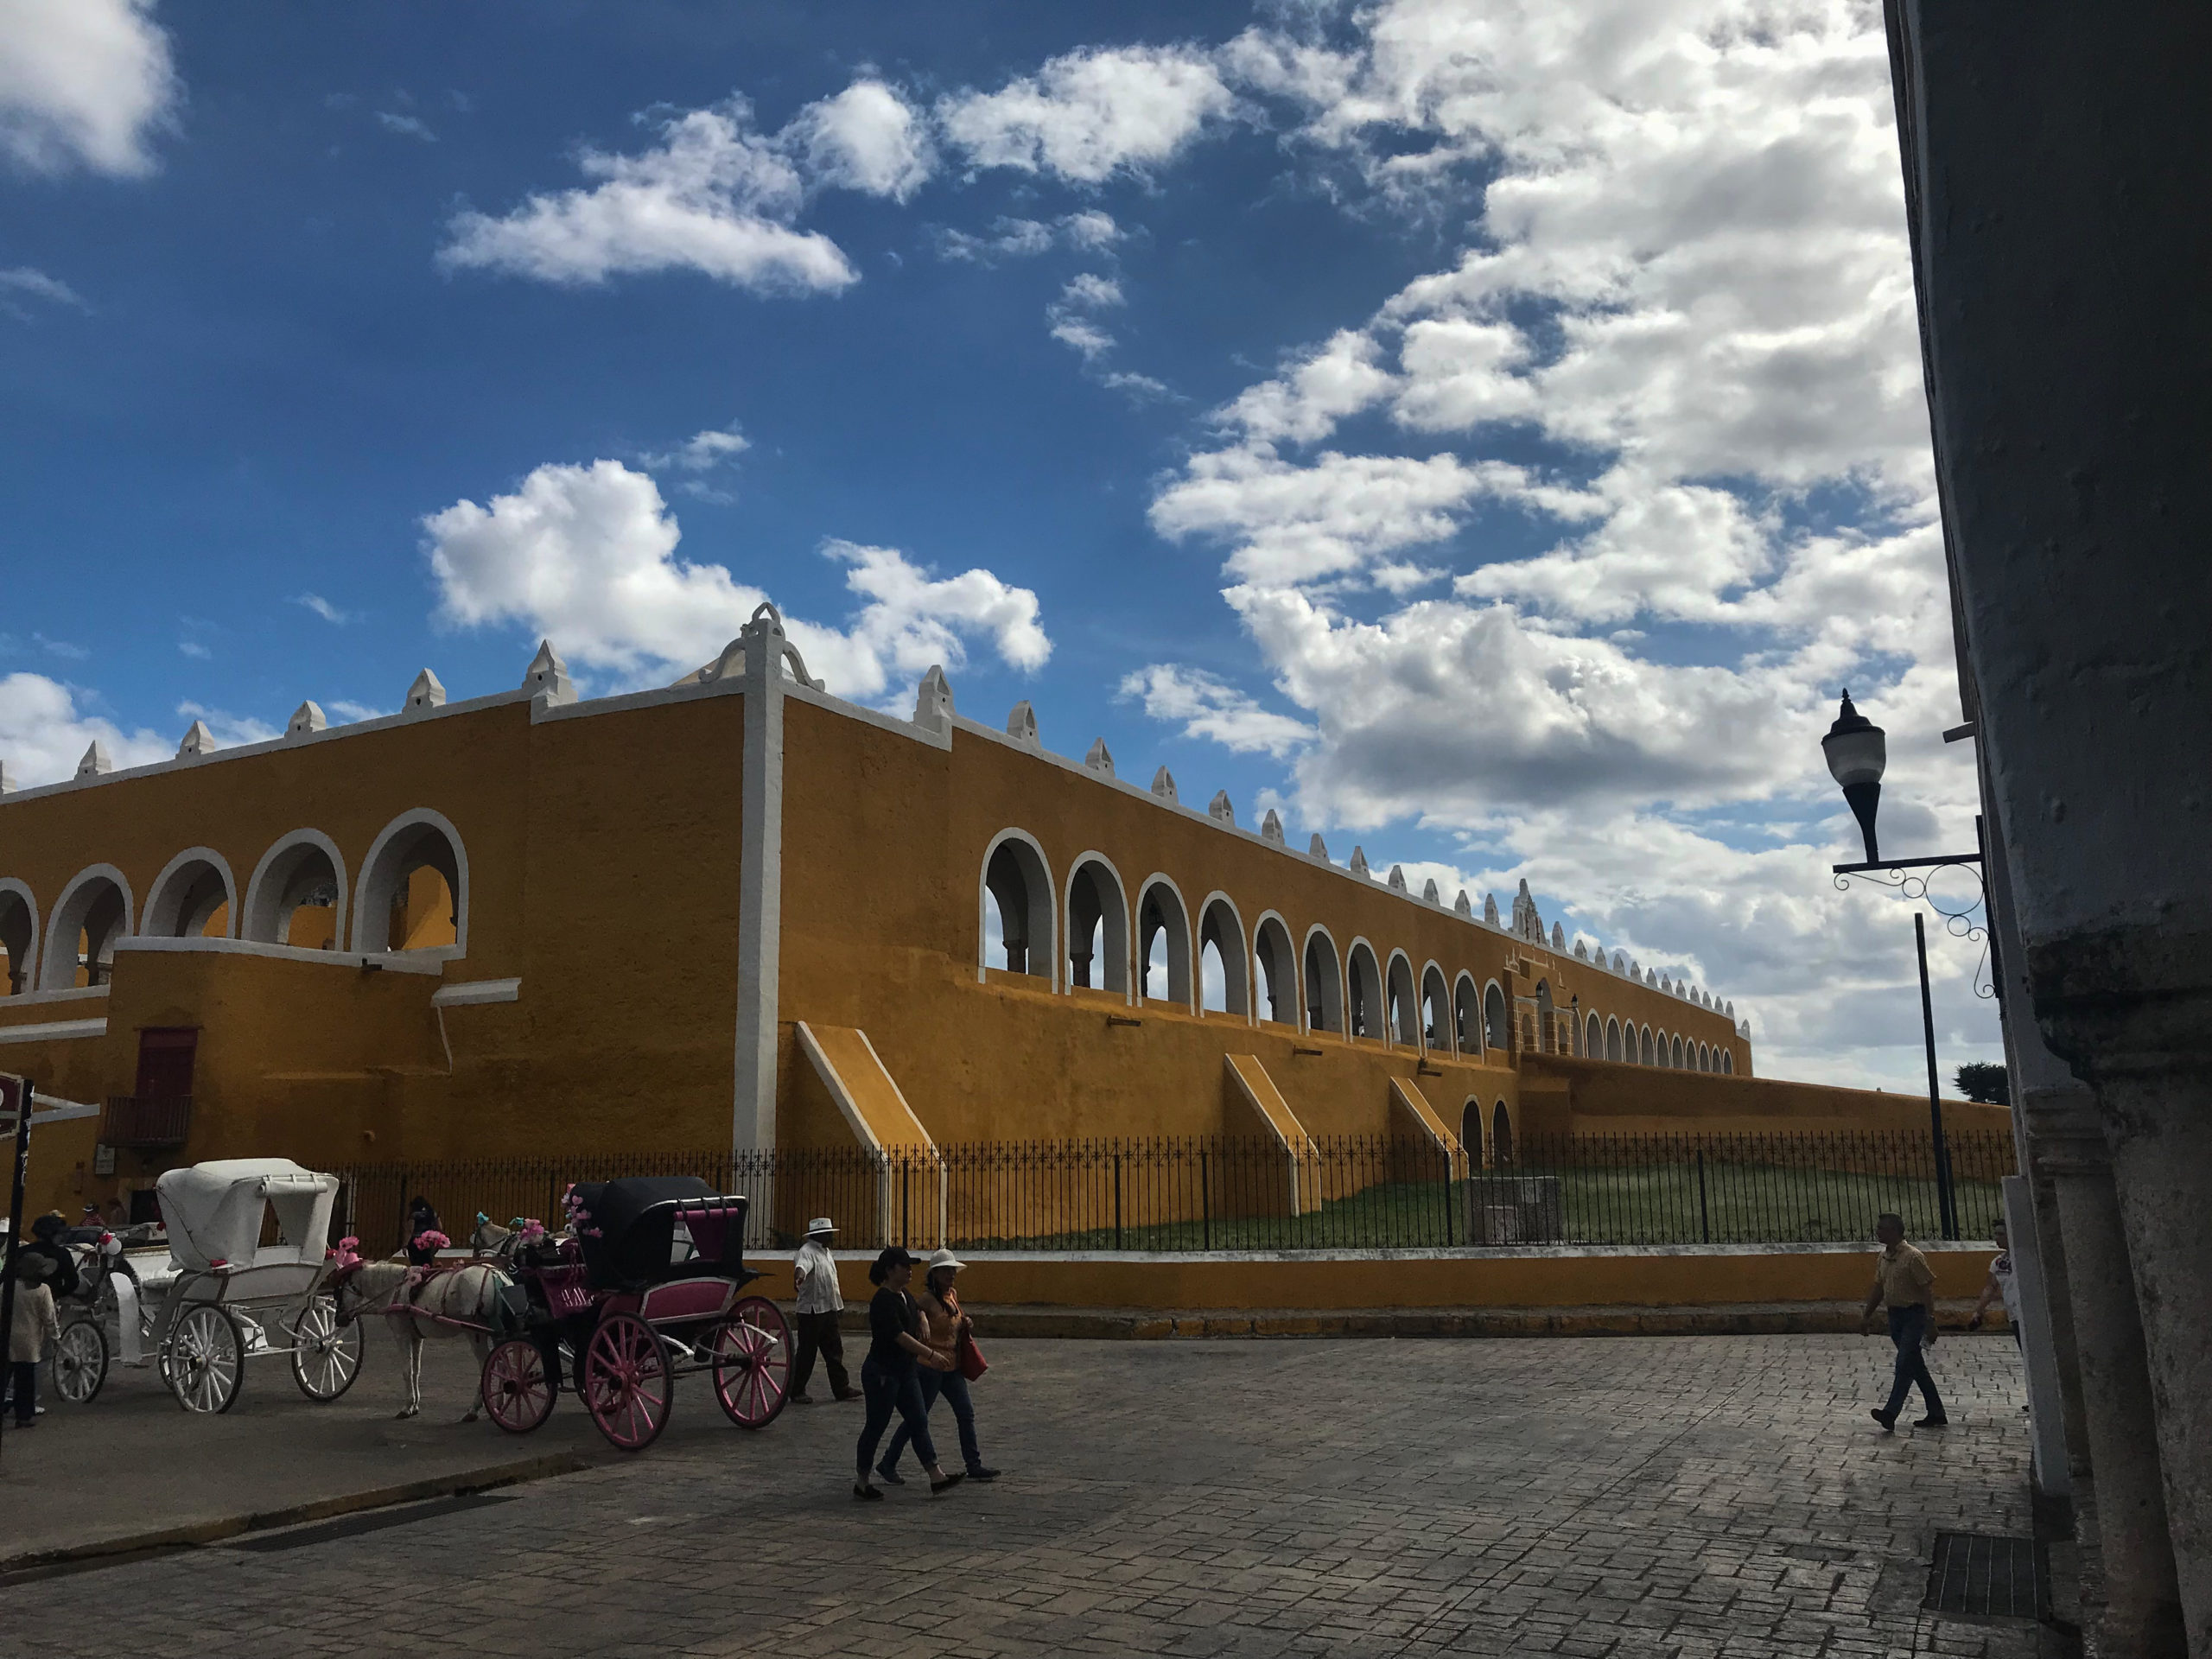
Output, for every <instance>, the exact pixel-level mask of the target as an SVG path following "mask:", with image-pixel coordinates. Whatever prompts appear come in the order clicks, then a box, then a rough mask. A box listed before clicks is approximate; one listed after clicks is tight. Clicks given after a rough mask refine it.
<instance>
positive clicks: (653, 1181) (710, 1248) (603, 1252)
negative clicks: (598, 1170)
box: [576, 1175, 759, 1290]
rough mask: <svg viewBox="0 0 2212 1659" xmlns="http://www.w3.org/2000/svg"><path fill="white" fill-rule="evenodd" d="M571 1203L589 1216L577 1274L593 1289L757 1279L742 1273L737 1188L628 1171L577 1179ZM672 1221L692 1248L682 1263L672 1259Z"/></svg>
mask: <svg viewBox="0 0 2212 1659" xmlns="http://www.w3.org/2000/svg"><path fill="white" fill-rule="evenodd" d="M576 1201H577V1202H578V1203H579V1204H581V1205H582V1206H583V1207H584V1209H585V1210H587V1211H589V1212H590V1216H591V1219H590V1220H588V1221H587V1222H585V1223H584V1224H583V1226H582V1230H581V1231H582V1240H583V1250H584V1277H585V1280H586V1282H588V1284H590V1285H591V1287H593V1288H594V1289H595V1290H614V1289H618V1288H620V1287H625V1286H631V1285H641V1284H645V1285H651V1284H662V1283H664V1282H666V1281H669V1280H671V1279H686V1278H703V1277H708V1276H716V1277H724V1278H738V1279H753V1278H756V1277H758V1276H759V1275H757V1274H751V1273H747V1272H745V1271H743V1268H744V1259H745V1210H746V1203H747V1200H746V1197H745V1195H744V1194H743V1193H741V1192H738V1193H721V1192H715V1189H714V1188H713V1187H711V1186H709V1185H707V1184H706V1182H704V1181H702V1180H701V1179H699V1178H698V1177H697V1176H696V1175H632V1176H628V1177H626V1178H625V1179H620V1180H613V1181H580V1182H578V1183H577V1184H576ZM679 1220H681V1221H682V1222H683V1227H684V1230H685V1231H686V1232H688V1233H689V1234H690V1236H691V1244H692V1248H693V1249H694V1250H695V1251H696V1255H693V1256H692V1257H691V1259H690V1260H689V1261H685V1262H677V1261H675V1260H674V1259H673V1258H674V1256H675V1255H676V1227H677V1222H678V1221H679ZM594 1232H595V1233H596V1234H597V1235H598V1236H596V1237H594V1236H592V1235H593V1234H594Z"/></svg>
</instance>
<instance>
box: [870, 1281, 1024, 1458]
mask: <svg viewBox="0 0 2212 1659" xmlns="http://www.w3.org/2000/svg"><path fill="white" fill-rule="evenodd" d="M966 1265H967V1263H966V1262H962V1261H959V1260H958V1259H957V1258H956V1257H955V1256H954V1255H953V1254H952V1252H951V1251H950V1250H939V1251H938V1252H937V1254H936V1255H932V1256H931V1257H930V1259H929V1262H928V1265H927V1267H926V1268H925V1271H924V1273H923V1275H922V1294H920V1295H919V1296H918V1297H917V1298H916V1299H915V1300H916V1301H917V1302H918V1303H919V1304H920V1306H921V1310H922V1319H923V1322H924V1324H925V1326H926V1334H927V1336H928V1338H929V1339H930V1341H931V1343H933V1344H936V1345H937V1346H938V1347H940V1348H945V1349H950V1350H951V1351H953V1352H954V1353H955V1354H957V1353H958V1351H959V1344H960V1338H961V1336H962V1334H963V1332H966V1331H967V1330H968V1329H969V1326H970V1324H971V1321H970V1320H969V1318H968V1316H967V1315H966V1314H965V1313H962V1312H961V1311H960V1294H959V1292H957V1291H956V1290H955V1289H954V1288H953V1281H954V1280H955V1279H957V1277H959V1274H960V1269H961V1268H963V1267H965V1266H966ZM921 1385H922V1411H923V1413H924V1414H925V1415H926V1414H928V1413H929V1412H931V1411H932V1410H934V1409H935V1408H936V1406H937V1402H938V1396H939V1395H943V1396H944V1398H945V1399H946V1400H947V1401H949V1402H951V1405H952V1418H953V1421H955V1422H956V1423H957V1424H958V1425H959V1426H960V1459H961V1462H962V1463H963V1465H965V1466H966V1471H967V1475H968V1478H969V1479H970V1480H996V1479H997V1478H999V1471H997V1470H995V1469H992V1468H988V1467H987V1466H986V1465H984V1462H983V1454H982V1451H981V1450H980V1449H978V1447H977V1446H976V1403H975V1401H974V1400H973V1399H972V1398H971V1397H970V1396H969V1393H968V1379H967V1378H966V1377H964V1376H962V1375H961V1374H960V1373H959V1371H958V1370H950V1371H924V1372H923V1373H922V1374H921ZM906 1440H907V1435H906V1429H905V1428H903V1427H902V1428H900V1429H899V1432H898V1433H896V1434H894V1435H893V1436H892V1437H891V1445H890V1447H889V1449H888V1450H887V1451H886V1452H884V1454H883V1461H882V1462H881V1463H880V1464H878V1465H876V1466H875V1471H876V1473H878V1474H880V1475H881V1476H882V1477H883V1478H885V1479H886V1480H887V1481H889V1482H890V1483H891V1484H893V1485H894V1486H897V1485H899V1484H902V1483H901V1481H900V1478H899V1453H900V1452H904V1451H905V1450H906Z"/></svg>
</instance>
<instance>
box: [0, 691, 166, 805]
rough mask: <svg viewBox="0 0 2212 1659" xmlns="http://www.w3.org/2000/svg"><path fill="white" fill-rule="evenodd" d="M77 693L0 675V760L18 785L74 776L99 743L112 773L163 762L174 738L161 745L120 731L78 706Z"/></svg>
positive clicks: (148, 735) (140, 733)
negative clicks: (110, 765) (102, 745)
mask: <svg viewBox="0 0 2212 1659" xmlns="http://www.w3.org/2000/svg"><path fill="white" fill-rule="evenodd" d="M82 695H83V694H82V693H81V692H80V691H79V690H78V689H77V688H75V687H73V686H69V685H65V684H63V683H61V682H60V681H59V680H50V679H48V678H47V677H46V676H45V675H43V674H25V673H16V674H7V675H0V761H4V762H5V763H6V764H7V767H8V773H9V776H10V778H11V779H14V781H15V782H16V785H17V786H18V787H22V788H29V787H31V786H32V785H37V784H52V783H59V782H60V781H61V780H62V779H67V778H73V777H75V776H76V773H77V763H78V761H79V760H82V759H83V758H84V755H85V751H86V749H88V748H90V747H92V744H93V743H95V742H99V743H102V744H105V746H106V748H107V753H108V759H109V760H110V761H111V763H112V764H113V765H114V766H116V767H117V768H118V769H120V768H122V767H124V766H145V765H146V764H148V763H149V762H150V761H155V760H167V759H168V757H169V756H170V755H172V754H174V753H175V752H176V740H175V738H170V739H168V741H163V740H162V738H161V737H159V736H157V735H156V734H154V733H152V732H149V731H147V730H145V729H143V728H140V729H139V730H137V731H133V732H126V731H124V729H123V728H121V727H119V726H118V725H117V724H116V723H115V722H114V721H111V720H108V719H105V718H104V717H102V716H100V715H93V714H90V713H87V712H86V710H85V709H81V708H80V707H79V703H78V699H79V696H82Z"/></svg>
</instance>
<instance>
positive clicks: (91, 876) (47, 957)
mask: <svg viewBox="0 0 2212 1659" xmlns="http://www.w3.org/2000/svg"><path fill="white" fill-rule="evenodd" d="M110 887H112V888H113V889H114V890H115V891H116V892H117V893H120V894H121V895H122V897H123V914H122V916H121V918H119V919H118V921H117V923H116V925H115V926H114V927H113V928H111V930H110V931H108V932H107V933H106V934H105V936H103V938H100V939H99V940H98V941H96V942H92V951H91V955H92V960H93V962H95V963H97V962H98V961H99V960H100V959H101V958H103V957H108V958H111V957H113V955H114V950H115V942H116V940H118V939H124V938H130V935H131V933H132V932H133V931H136V929H137V906H136V901H135V900H134V899H132V898H131V894H130V882H129V881H127V880H124V874H123V872H122V871H121V870H118V869H117V868H115V866H114V865H112V864H88V865H86V867H85V868H83V869H81V870H79V871H78V872H77V874H74V875H73V876H71V877H70V878H69V885H68V886H67V887H63V888H62V889H61V896H60V898H59V899H55V900H54V908H53V909H52V910H51V911H49V912H47V918H46V948H45V950H44V952H43V953H42V955H41V958H40V962H39V971H38V986H37V988H38V989H40V990H42V991H66V990H68V989H69V988H72V987H73V986H74V985H75V984H76V982H77V936H78V935H79V933H82V932H83V931H85V924H86V920H87V919H88V918H90V917H91V915H92V911H93V908H94V906H97V905H98V904H99V901H100V899H102V898H103V897H104V896H105V894H106V893H107V891H108V889H109V888H110Z"/></svg>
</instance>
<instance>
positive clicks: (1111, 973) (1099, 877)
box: [1060, 849, 1129, 997]
mask: <svg viewBox="0 0 2212 1659" xmlns="http://www.w3.org/2000/svg"><path fill="white" fill-rule="evenodd" d="M1094 865H1095V866H1096V867H1097V869H1098V871H1099V874H1094V875H1092V876H1091V877H1090V885H1091V891H1092V893H1093V894H1094V895H1095V896H1096V898H1097V899H1098V900H1099V905H1098V954H1097V955H1096V957H1093V958H1092V959H1091V960H1090V963H1087V964H1086V968H1087V970H1088V976H1089V984H1088V985H1087V986H1086V985H1084V982H1083V981H1081V980H1078V979H1077V977H1076V967H1075V956H1076V952H1077V948H1078V947H1079V946H1080V947H1084V948H1088V947H1089V945H1090V936H1089V934H1088V933H1086V934H1085V935H1084V937H1083V938H1080V939H1078V938H1077V937H1076V927H1075V898H1076V884H1077V881H1078V880H1081V879H1082V878H1083V876H1084V874H1085V873H1086V872H1088V871H1089V870H1090V868H1091V867H1092V866H1094ZM1109 882H1110V883H1111V884H1112V885H1111V890H1110V891H1107V890H1106V888H1107V884H1108V883H1109ZM1060 903H1061V912H1062V915H1061V925H1062V928H1063V930H1064V931H1063V933H1062V937H1063V938H1065V940H1066V941H1067V944H1066V949H1065V952H1064V953H1063V960H1064V961H1065V969H1066V976H1067V982H1066V983H1065V985H1064V986H1062V987H1061V988H1062V989H1064V990H1071V991H1072V990H1077V989H1079V988H1082V989H1090V990H1094V991H1119V992H1120V993H1121V994H1122V995H1123V996H1124V997H1126V996H1128V994H1129V889H1128V883H1126V882H1124V881H1123V880H1122V872H1121V871H1120V869H1118V868H1116V866H1115V863H1114V861H1113V860H1112V859H1110V858H1109V857H1107V856H1106V855H1105V854H1103V853H1102V852H1098V851H1096V850H1095V849H1094V850H1092V851H1090V852H1087V853H1079V854H1077V855H1076V858H1075V861H1074V862H1072V863H1071V864H1070V865H1069V866H1068V880H1067V887H1066V891H1065V893H1063V894H1062V895H1061V900H1060Z"/></svg>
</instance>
